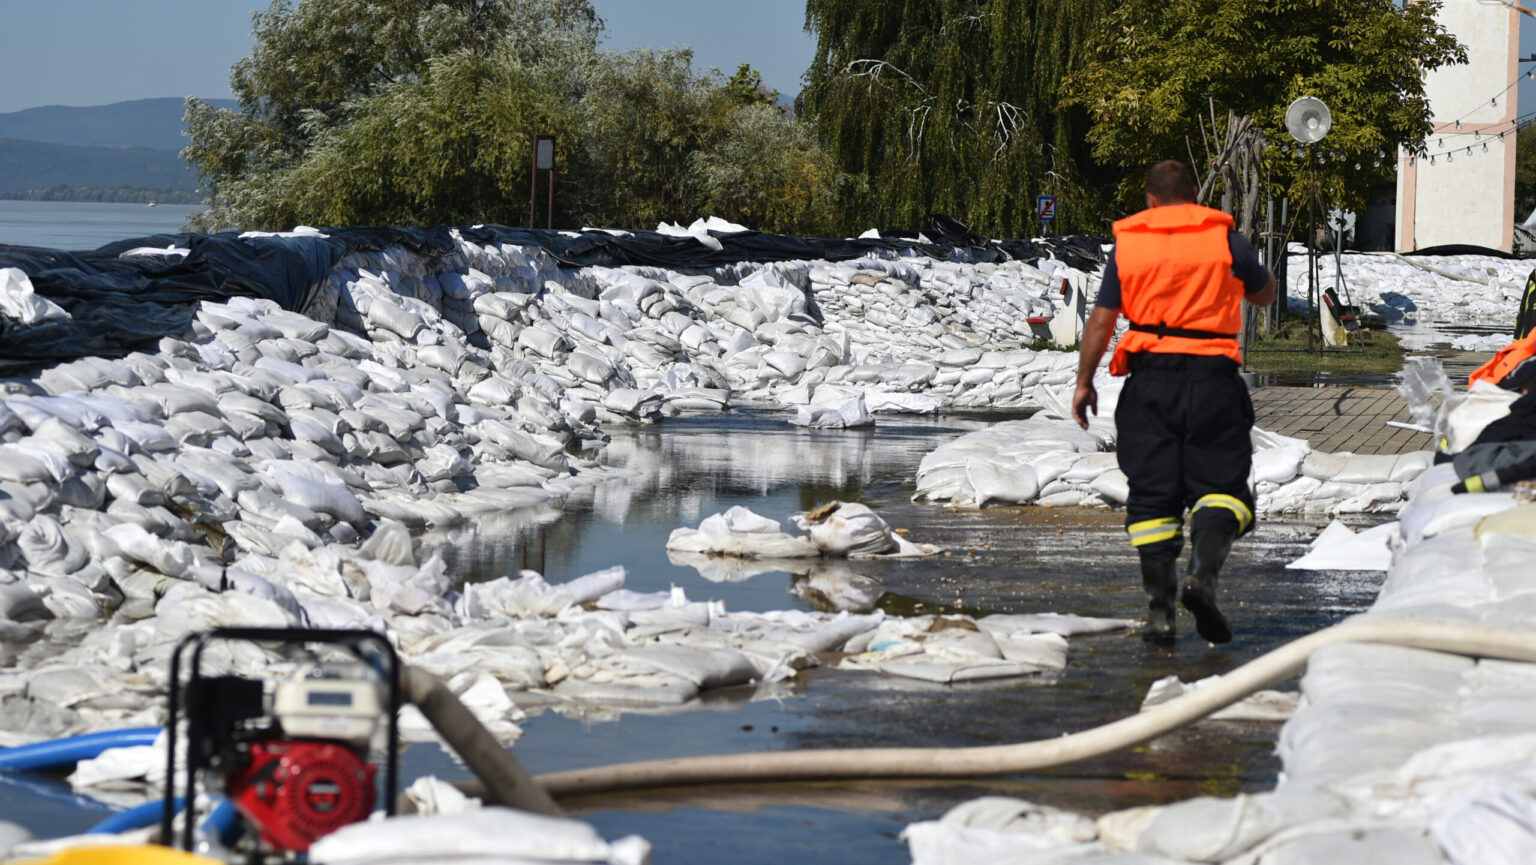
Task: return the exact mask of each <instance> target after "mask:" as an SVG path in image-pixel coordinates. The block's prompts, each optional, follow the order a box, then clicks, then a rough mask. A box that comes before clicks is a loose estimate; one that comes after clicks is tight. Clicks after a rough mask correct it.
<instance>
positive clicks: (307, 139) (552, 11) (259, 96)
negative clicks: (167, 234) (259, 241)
mask: <svg viewBox="0 0 1536 865" xmlns="http://www.w3.org/2000/svg"><path fill="white" fill-rule="evenodd" d="M253 20H254V25H255V26H254V31H253V35H254V37H255V48H254V50H253V51H252V53H251V55H250V56H249V57H246V58H244V59H242V60H240V61H239V62H237V63H236V64H235V66H234V69H233V71H232V72H231V75H230V88H231V90H232V91H233V92H234V94H235V97H236V99H237V100H238V101H239V103H240V108H239V110H238V111H228V110H220V109H216V108H213V107H212V106H211V105H209V104H208V103H206V102H203V101H202V100H199V99H189V100H187V115H186V121H187V135H188V137H189V139H190V140H191V144H190V145H189V146H188V147H187V149H186V150H185V151H184V152H183V156H185V157H186V158H187V160H188V161H189V162H190V163H191V164H192V166H193V168H194V169H196V170H197V172H198V173H199V175H200V176H201V177H202V178H204V179H205V180H206V181H207V182H208V183H210V184H211V185H212V186H213V189H214V193H213V196H212V197H211V198H210V200H209V205H210V206H209V209H208V210H207V211H206V212H205V213H204V214H203V215H202V217H201V218H200V219H199V221H198V223H197V227H199V228H203V229H211V228H217V227H223V226H228V225H247V226H256V225H264V226H269V227H270V226H273V225H279V226H280V225H283V222H282V221H281V219H282V217H283V216H285V215H287V213H288V212H290V211H291V203H290V206H289V207H287V208H285V207H283V206H281V205H279V204H277V203H275V202H272V201H271V200H270V199H271V198H272V196H271V194H270V190H274V189H283V188H288V187H289V186H291V178H289V177H287V176H285V174H286V172H288V171H290V170H291V169H293V168H294V167H295V165H296V164H297V163H298V162H299V161H300V160H301V158H302V157H303V156H304V155H305V154H306V153H307V152H308V151H309V149H310V147H311V146H312V145H313V144H314V143H315V142H317V141H319V140H321V139H323V138H324V137H325V136H326V135H327V134H328V133H332V132H333V131H335V130H343V129H345V128H347V127H348V126H350V125H351V124H352V123H353V122H355V121H356V120H357V118H358V116H359V114H360V113H363V112H366V111H368V110H369V109H370V107H376V103H375V102H374V101H373V100H374V99H375V97H379V96H381V95H385V94H390V95H392V96H393V97H394V99H395V100H396V101H398V99H399V97H400V94H401V92H402V88H410V87H412V86H419V85H422V84H423V83H424V82H425V81H426V79H427V78H428V76H429V75H430V71H431V69H432V64H433V63H434V62H436V61H439V60H441V59H442V58H443V57H445V56H447V55H450V54H454V53H465V52H467V53H468V54H471V55H475V56H482V57H488V56H493V55H494V56H496V57H497V58H498V59H499V60H500V61H501V62H503V63H509V64H512V65H516V66H520V67H523V68H527V69H541V70H543V71H544V72H545V74H544V75H543V76H541V77H542V78H544V79H546V81H545V82H544V83H547V84H551V85H558V84H561V83H563V82H562V80H561V79H562V78H563V77H564V78H568V77H570V75H569V74H567V75H566V76H561V75H559V74H555V73H554V70H556V69H560V68H561V67H565V68H566V69H571V68H574V67H577V66H579V64H580V63H581V62H582V61H583V60H584V59H585V58H586V57H588V56H590V55H591V54H592V53H593V52H594V51H595V50H596V45H597V38H598V35H599V33H600V32H601V29H602V24H601V21H599V19H598V18H597V15H596V13H595V12H593V11H592V9H591V7H590V5H589V4H588V3H587V0H300V2H299V3H298V4H297V5H296V6H295V5H292V4H290V3H289V2H288V0H274V2H273V3H272V5H271V7H270V8H269V9H268V10H267V11H266V12H264V13H257V14H256V15H254V16H253ZM396 107H398V106H396ZM333 146H334V145H333ZM527 146H528V145H527V144H526V143H525V144H524V147H525V148H526V147H527ZM524 152H525V154H526V149H525V151H524ZM273 220H279V221H278V222H273Z"/></svg>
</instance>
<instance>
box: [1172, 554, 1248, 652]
mask: <svg viewBox="0 0 1536 865" xmlns="http://www.w3.org/2000/svg"><path fill="white" fill-rule="evenodd" d="M1191 536H1192V537H1191V542H1192V543H1191V546H1192V547H1193V548H1194V549H1193V551H1192V552H1191V553H1190V555H1189V576H1188V577H1187V578H1185V580H1184V593H1183V595H1182V596H1181V597H1180V599H1179V600H1180V601H1182V602H1183V604H1184V609H1186V610H1189V611H1190V612H1191V613H1193V614H1194V616H1195V630H1196V631H1198V632H1199V633H1200V636H1202V637H1204V638H1205V639H1207V640H1209V641H1211V642H1212V643H1226V642H1230V641H1231V640H1232V626H1231V625H1229V624H1227V617H1226V616H1223V615H1222V614H1221V610H1219V609H1217V607H1216V575H1217V574H1218V573H1220V571H1221V565H1222V563H1223V562H1225V561H1226V560H1227V553H1229V552H1231V551H1232V541H1233V540H1234V539H1235V538H1236V533H1234V532H1232V531H1231V530H1229V529H1224V528H1206V529H1198V530H1196V531H1194V532H1191Z"/></svg>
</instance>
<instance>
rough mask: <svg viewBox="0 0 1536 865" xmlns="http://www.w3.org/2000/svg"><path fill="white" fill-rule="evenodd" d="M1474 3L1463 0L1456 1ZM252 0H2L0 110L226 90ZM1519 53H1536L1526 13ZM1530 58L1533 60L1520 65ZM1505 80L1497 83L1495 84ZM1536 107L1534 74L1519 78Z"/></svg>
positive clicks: (787, 91)
mask: <svg viewBox="0 0 1536 865" xmlns="http://www.w3.org/2000/svg"><path fill="white" fill-rule="evenodd" d="M591 2H592V6H593V8H595V9H596V10H597V12H598V14H599V15H600V16H602V18H603V20H604V21H605V22H606V23H607V31H606V35H605V38H604V47H606V48H612V49H616V50H628V49H630V48H634V47H636V46H641V45H644V46H649V47H653V48H670V47H673V46H683V45H691V46H692V47H693V49H694V62H695V64H696V66H697V67H699V68H701V69H702V68H705V67H710V66H714V67H716V68H719V69H720V70H722V71H723V72H725V73H726V74H730V73H731V72H733V71H735V69H736V67H737V66H738V65H739V64H741V63H743V62H746V63H751V64H752V65H753V67H755V68H756V69H757V70H758V71H760V72H761V73H762V74H763V80H764V82H765V83H766V84H767V85H768V86H769V87H772V88H774V89H776V90H778V91H779V92H780V93H782V94H783V95H784V98H786V99H793V98H794V96H795V94H796V93H798V92H799V90H800V75H801V73H803V72H804V71H805V69H806V67H807V66H808V65H810V61H811V55H812V53H813V51H814V48H815V46H814V45H813V44H812V42H811V39H810V37H809V36H808V35H807V34H806V33H805V32H804V30H803V27H804V23H805V2H804V0H591ZM1458 2H1465V0H1458ZM267 5H268V3H267V2H252V0H0V34H4V36H5V39H4V43H5V44H4V48H3V49H0V82H3V84H0V112H9V111H17V110H20V109H22V108H32V107H35V106H39V105H104V104H107V103H111V102H121V101H124V100H128V99H145V98H150V97H157V96H177V97H180V96H202V97H205V98H217V97H227V96H229V95H230V94H229V67H230V66H231V65H232V64H233V63H234V62H235V61H236V60H238V59H240V58H241V57H244V56H245V55H246V54H248V53H249V52H250V49H251V37H250V29H251V13H252V12H253V11H256V10H260V9H265V8H267ZM1522 21H1523V22H1524V23H1523V27H1522V33H1521V39H1520V52H1521V56H1526V57H1528V56H1531V55H1532V54H1536V24H1533V22H1532V19H1530V18H1528V17H1524V16H1522ZM1521 68H1522V69H1527V68H1533V67H1532V66H1530V65H1523V66H1522V67H1521ZM1495 89H1496V88H1495ZM1520 103H1521V105H1522V106H1523V107H1522V109H1521V111H1522V113H1526V112H1530V111H1532V110H1536V81H1532V80H1529V79H1527V80H1526V81H1525V82H1524V83H1522V85H1521V87H1520Z"/></svg>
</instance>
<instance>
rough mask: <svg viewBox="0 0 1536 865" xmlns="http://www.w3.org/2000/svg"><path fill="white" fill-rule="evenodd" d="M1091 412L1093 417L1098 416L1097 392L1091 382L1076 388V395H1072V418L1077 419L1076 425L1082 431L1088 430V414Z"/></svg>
mask: <svg viewBox="0 0 1536 865" xmlns="http://www.w3.org/2000/svg"><path fill="white" fill-rule="evenodd" d="M1090 410H1092V411H1093V414H1094V416H1095V417H1097V416H1098V414H1099V392H1098V391H1097V390H1095V389H1094V387H1093V382H1087V383H1085V384H1080V385H1078V386H1077V393H1075V394H1073V395H1072V417H1074V418H1076V419H1077V425H1078V426H1080V427H1082V428H1083V429H1087V428H1088V412H1089V411H1090Z"/></svg>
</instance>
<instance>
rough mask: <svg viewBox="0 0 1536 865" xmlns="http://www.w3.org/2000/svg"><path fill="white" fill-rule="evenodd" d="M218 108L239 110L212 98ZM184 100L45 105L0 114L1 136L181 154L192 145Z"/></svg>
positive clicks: (227, 101)
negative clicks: (185, 132) (186, 131)
mask: <svg viewBox="0 0 1536 865" xmlns="http://www.w3.org/2000/svg"><path fill="white" fill-rule="evenodd" d="M208 101H209V102H210V103H211V104H213V105H214V106H216V107H218V108H237V107H238V106H239V103H237V102H235V101H234V100H233V99H210V100H208ZM185 111H186V103H185V101H184V100H182V99H178V98H175V97H167V98H164V99H135V100H133V101H132V102H114V103H113V104H111V105H94V106H90V107H87V108H73V107H70V106H66V105H45V106H42V107H41V108H27V109H24V110H22V111H12V112H10V113H8V114H0V138H18V139H22V140H25V141H41V142H45V143H48V144H69V145H73V146H75V147H148V148H151V149H153V150H170V151H177V152H179V151H180V150H181V149H182V148H183V147H186V146H187V141H186V138H184V137H183V136H182V134H181V132H182V126H181V116H182V114H183V113H185Z"/></svg>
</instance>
